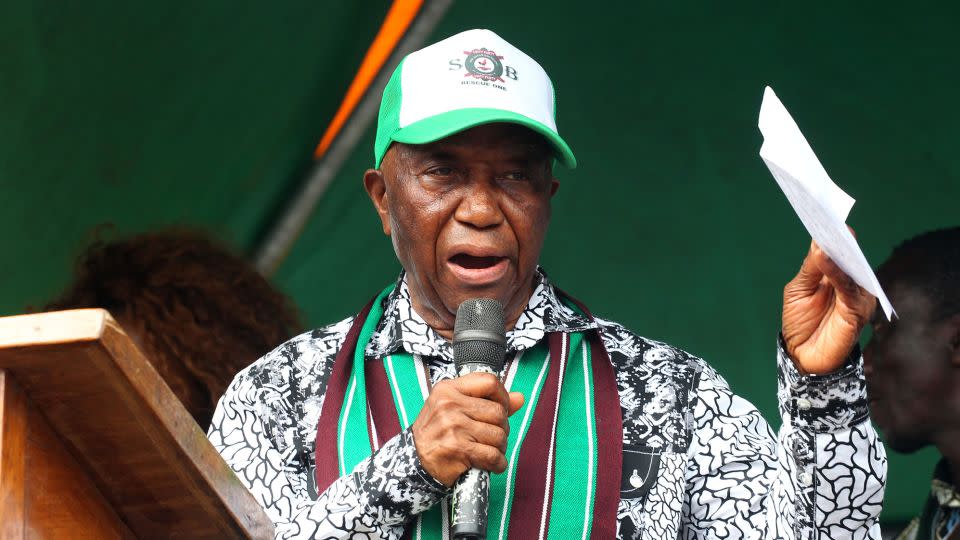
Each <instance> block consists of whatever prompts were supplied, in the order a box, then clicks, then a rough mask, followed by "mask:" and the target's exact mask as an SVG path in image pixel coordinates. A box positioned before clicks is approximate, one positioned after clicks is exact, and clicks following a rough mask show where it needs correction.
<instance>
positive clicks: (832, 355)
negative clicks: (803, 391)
mask: <svg viewBox="0 0 960 540" xmlns="http://www.w3.org/2000/svg"><path fill="white" fill-rule="evenodd" d="M875 306H876V299H875V298H874V297H873V296H872V295H871V294H870V293H868V292H867V291H865V290H864V289H863V288H862V287H860V286H859V285H857V283H856V282H855V281H853V279H851V278H850V277H849V276H847V275H846V274H845V273H844V272H843V270H841V269H840V267H839V266H837V264H836V263H834V262H833V261H832V260H830V258H829V257H828V256H827V254H826V253H824V251H823V250H822V249H820V246H818V245H817V243H816V242H812V243H811V244H810V252H809V253H807V257H806V258H805V259H804V260H803V265H802V266H801V267H800V272H798V273H797V276H796V277H794V278H793V279H792V280H790V283H787V286H786V287H784V289H783V340H784V342H785V344H786V348H787V353H788V354H789V355H790V357H791V358H792V359H793V361H794V363H795V364H796V366H797V369H799V370H800V372H801V373H804V374H809V373H814V374H824V373H830V372H831V371H835V370H837V369H838V368H840V367H841V366H842V365H843V363H844V360H846V358H847V356H848V355H849V354H850V351H851V350H852V349H853V346H854V344H856V343H857V340H859V338H860V331H861V330H863V327H864V325H865V324H866V323H867V321H868V320H870V317H871V315H872V314H873V310H874V309H875Z"/></svg>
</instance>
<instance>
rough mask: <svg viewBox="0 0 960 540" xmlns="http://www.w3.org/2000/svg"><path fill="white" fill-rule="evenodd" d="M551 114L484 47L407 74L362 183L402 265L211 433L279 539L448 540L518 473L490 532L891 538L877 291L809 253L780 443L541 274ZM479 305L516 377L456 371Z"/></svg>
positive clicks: (784, 366)
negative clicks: (872, 408) (874, 355)
mask: <svg viewBox="0 0 960 540" xmlns="http://www.w3.org/2000/svg"><path fill="white" fill-rule="evenodd" d="M554 105H555V100H554V93H553V86H552V84H551V82H550V79H549V78H548V77H547V74H546V73H545V72H544V71H543V68H541V67H540V65H539V64H537V63H536V62H535V61H534V60H533V59H531V58H530V57H529V56H527V55H526V54H524V53H523V52H521V51H520V50H518V49H516V48H515V47H513V46H512V45H510V44H509V43H507V42H506V41H504V40H503V39H502V38H500V37H499V36H497V35H496V34H494V33H493V32H490V31H487V30H470V31H467V32H463V33H460V34H457V35H455V36H453V37H451V38H448V39H446V40H443V41H440V42H439V43H436V44H433V45H431V46H429V47H426V48H424V49H422V50H420V51H417V52H414V53H412V54H410V55H408V56H407V57H406V58H405V59H404V60H403V62H402V63H401V64H400V66H399V67H398V68H397V69H396V71H395V72H394V74H393V76H392V78H391V79H390V81H389V82H388V84H387V86H386V89H385V91H384V95H383V100H382V103H381V107H380V115H379V121H378V126H377V136H376V141H375V147H374V157H375V163H374V166H375V168H373V169H370V170H368V171H366V173H365V174H364V178H363V183H364V187H365V189H366V191H367V193H368V194H369V196H370V199H371V200H372V202H373V205H374V207H375V209H376V212H377V214H378V215H379V217H380V220H381V224H382V227H383V231H384V233H385V234H387V235H388V236H389V237H390V238H391V240H392V243H393V247H394V250H395V252H396V255H397V258H398V259H399V261H400V263H401V265H402V267H403V272H402V273H401V275H400V277H399V278H398V279H397V281H396V283H395V284H393V285H391V286H389V287H387V288H386V289H384V290H383V291H382V292H381V293H380V294H379V295H377V296H376V298H375V299H374V300H373V301H372V302H371V303H370V304H368V305H367V307H366V308H364V309H363V310H362V311H361V312H360V313H359V315H357V316H356V317H350V318H348V319H346V320H343V321H341V322H339V323H336V324H332V325H330V326H326V327H323V328H320V329H317V330H313V331H312V332H309V333H306V334H303V335H301V336H299V337H296V338H294V339H292V340H290V341H289V342H287V343H285V344H284V345H282V346H280V347H279V348H277V349H276V350H275V351H273V352H271V353H270V354H268V355H266V356H265V357H264V358H262V359H261V360H259V361H257V362H256V363H255V364H254V365H252V366H250V367H249V368H248V369H246V370H244V371H243V372H241V373H239V374H238V375H237V377H236V379H235V380H234V382H233V383H232V384H231V386H230V388H229V389H228V390H227V392H226V394H225V395H224V397H223V398H222V400H221V402H220V404H219V406H218V409H217V412H216V414H215V415H214V419H213V424H212V426H211V428H210V431H209V434H208V435H209V438H210V440H211V441H212V442H213V444H214V446H215V447H217V449H218V450H219V451H220V453H221V454H222V455H223V457H224V459H225V460H226V461H227V463H229V464H230V466H231V467H232V468H233V469H234V471H236V472H237V474H238V475H239V477H240V478H241V479H242V480H243V481H244V482H245V483H246V484H247V486H248V487H249V488H250V490H251V491H252V493H253V494H254V496H255V497H256V498H257V499H258V500H259V501H260V502H261V504H263V505H264V507H265V508H266V509H267V512H268V514H269V515H270V516H271V518H272V519H273V520H274V521H275V523H276V526H277V537H278V538H294V537H296V538H351V537H356V538H400V537H401V536H403V535H404V533H405V531H406V532H407V533H409V534H412V535H413V536H414V537H416V538H423V537H429V538H441V537H443V536H444V535H445V534H446V529H447V527H448V526H449V507H448V505H449V500H450V492H451V485H453V484H454V482H455V481H456V479H457V478H458V477H459V476H460V475H461V474H463V473H464V471H466V470H467V469H468V468H470V467H476V468H480V469H485V470H489V471H492V472H494V473H502V474H494V475H491V479H490V509H489V522H488V538H504V537H510V538H522V539H526V538H537V537H540V538H546V537H548V536H549V537H550V538H587V537H590V538H614V537H619V538H678V537H679V538H761V537H762V538H803V539H808V538H832V539H840V538H867V537H872V538H879V527H878V525H877V517H878V515H879V512H880V505H881V499H882V496H883V485H884V481H885V475H886V458H885V455H884V453H883V448H882V445H880V444H879V442H878V439H877V435H876V433H875V432H874V430H873V428H872V427H871V426H870V423H869V421H868V417H867V404H866V396H865V391H864V381H863V376H862V367H861V363H860V357H859V352H858V350H857V349H856V348H855V342H856V340H857V337H858V335H859V332H860V329H861V328H862V327H863V325H864V324H865V322H866V320H867V319H868V318H869V316H870V314H871V313H872V311H873V306H874V300H873V298H872V297H871V296H869V295H868V294H867V293H865V292H864V291H863V290H862V289H860V288H859V287H857V286H856V285H855V284H853V283H852V281H851V280H850V279H849V278H847V277H846V276H844V275H843V273H842V272H840V270H839V269H838V268H837V267H836V265H834V264H832V263H831V262H830V261H829V259H828V258H827V257H826V256H825V255H824V254H823V252H821V251H820V250H819V249H818V248H816V246H813V247H812V248H811V251H810V253H809V254H808V255H807V258H806V259H805V261H804V263H803V266H802V268H801V271H800V273H799V274H798V275H797V277H796V278H794V280H793V281H791V282H790V284H788V286H787V287H786V289H785V292H784V309H783V338H782V340H780V341H778V343H779V346H778V351H779V352H778V362H779V368H780V377H779V398H780V410H781V413H782V416H783V427H782V428H781V429H780V432H779V436H775V435H774V434H773V432H772V431H771V429H770V427H769V425H768V424H767V423H766V422H765V421H764V419H763V418H762V417H761V415H760V414H759V412H758V411H757V410H756V408H754V407H753V406H752V405H751V404H750V403H748V402H747V401H746V400H744V399H742V398H740V397H738V396H737V395H735V394H734V393H733V392H731V390H730V388H729V387H728V385H727V383H726V382H725V381H724V380H723V378H722V377H720V375H718V374H717V372H716V371H714V370H713V369H712V368H711V367H710V366H709V365H708V364H707V363H706V362H704V361H703V360H701V359H699V358H696V357H694V356H692V355H690V354H688V353H686V352H684V351H682V350H680V349H677V348H675V347H672V346H670V345H667V344H664V343H660V342H657V341H653V340H649V339H646V338H642V337H640V336H638V335H636V334H634V333H633V332H631V331H629V330H627V329H626V328H624V327H623V326H621V325H619V324H617V323H615V322H612V321H607V320H604V319H601V318H597V317H594V316H592V315H591V314H590V311H589V310H588V309H587V308H586V306H584V305H583V304H580V303H579V302H577V301H576V300H574V299H573V298H572V297H570V296H568V295H566V294H565V293H563V292H561V291H560V290H559V289H558V288H556V287H555V286H554V285H553V284H552V283H551V281H550V279H549V278H548V277H547V274H546V273H545V271H544V270H543V269H541V268H540V267H539V266H538V260H539V256H540V249H541V247H542V243H543V239H544V235H545V234H546V231H547V227H548V224H549V221H550V214H551V209H550V208H551V206H550V201H551V198H552V197H553V196H554V194H555V193H556V192H557V188H558V186H559V183H558V181H557V180H556V179H555V178H554V175H553V164H554V161H555V160H556V161H559V162H560V163H562V164H563V165H566V166H567V167H574V166H575V165H576V160H575V158H574V155H573V153H572V152H571V150H570V148H569V147H568V146H567V144H566V143H565V142H564V140H563V139H562V138H561V137H560V135H559V134H558V133H557V130H556V123H555V115H554ZM598 181H599V180H598ZM579 248H580V253H581V256H583V257H598V256H602V255H600V254H598V253H596V252H595V251H593V250H592V247H591V246H589V245H584V246H579ZM638 271H641V270H638ZM598 278H599V276H598ZM623 288H624V293H625V294H630V291H629V284H626V283H625V284H623ZM474 297H487V298H494V299H497V300H499V301H500V303H501V304H502V305H503V306H504V310H505V314H506V321H507V323H506V330H507V363H506V366H505V367H504V370H503V373H502V374H501V378H498V377H496V376H493V375H490V374H483V373H476V374H471V375H467V376H464V377H459V378H457V377H456V372H455V368H454V364H453V353H452V347H451V344H450V339H451V337H452V333H453V325H454V319H455V313H456V311H457V307H458V306H459V304H460V303H461V302H463V301H465V300H467V299H470V298H474ZM647 309H655V308H652V307H647ZM773 341H774V336H771V344H772V343H773Z"/></svg>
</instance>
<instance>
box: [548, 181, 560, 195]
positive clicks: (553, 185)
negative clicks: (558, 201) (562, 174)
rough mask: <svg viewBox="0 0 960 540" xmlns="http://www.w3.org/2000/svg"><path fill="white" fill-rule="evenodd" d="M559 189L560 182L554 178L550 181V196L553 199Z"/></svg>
mask: <svg viewBox="0 0 960 540" xmlns="http://www.w3.org/2000/svg"><path fill="white" fill-rule="evenodd" d="M558 189H560V181H559V180H557V179H556V178H551V179H550V196H551V197H553V196H554V195H556V194H557V190H558Z"/></svg>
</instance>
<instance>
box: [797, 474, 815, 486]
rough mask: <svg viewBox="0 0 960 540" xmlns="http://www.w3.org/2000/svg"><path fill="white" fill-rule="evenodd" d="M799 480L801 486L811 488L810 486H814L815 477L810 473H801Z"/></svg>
mask: <svg viewBox="0 0 960 540" xmlns="http://www.w3.org/2000/svg"><path fill="white" fill-rule="evenodd" d="M798 479H799V480H800V485H801V486H804V487H809V486H810V485H812V484H813V475H811V474H810V473H808V472H802V473H800V476H799V477H798Z"/></svg>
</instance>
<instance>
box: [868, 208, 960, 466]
mask: <svg viewBox="0 0 960 540" xmlns="http://www.w3.org/2000/svg"><path fill="white" fill-rule="evenodd" d="M877 275H878V278H879V280H880V283H881V285H882V286H883V288H884V290H885V291H886V292H887V294H888V295H889V297H890V301H891V302H892V304H893V306H894V308H895V309H896V310H897V315H898V317H897V318H895V319H894V320H893V321H887V320H886V318H885V317H884V315H883V312H882V311H880V310H879V309H878V310H877V312H876V313H875V315H874V317H873V320H872V326H873V336H872V337H871V339H870V342H869V343H868V345H867V347H866V348H865V349H864V360H865V370H866V376H867V386H868V394H869V399H870V413H871V416H872V418H873V421H874V423H875V424H876V425H877V427H879V428H880V431H881V432H882V433H883V435H884V438H885V440H886V442H887V444H888V445H889V446H890V447H891V448H892V449H893V450H895V451H897V452H914V451H916V450H919V449H921V448H923V447H925V446H928V445H934V446H936V447H937V448H938V449H939V450H940V451H941V453H943V454H944V455H945V456H946V457H947V458H948V460H949V459H950V458H951V457H953V458H954V460H956V459H957V458H960V227H954V228H950V229H941V230H936V231H931V232H927V233H923V234H921V235H919V236H916V237H914V238H911V239H910V240H907V241H906V242H904V243H903V244H901V245H900V246H898V247H897V248H896V249H895V250H894V251H893V253H892V254H891V256H890V257H889V258H888V259H887V260H886V261H885V262H884V263H883V264H882V265H881V266H880V268H879V270H878V274H877Z"/></svg>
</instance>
